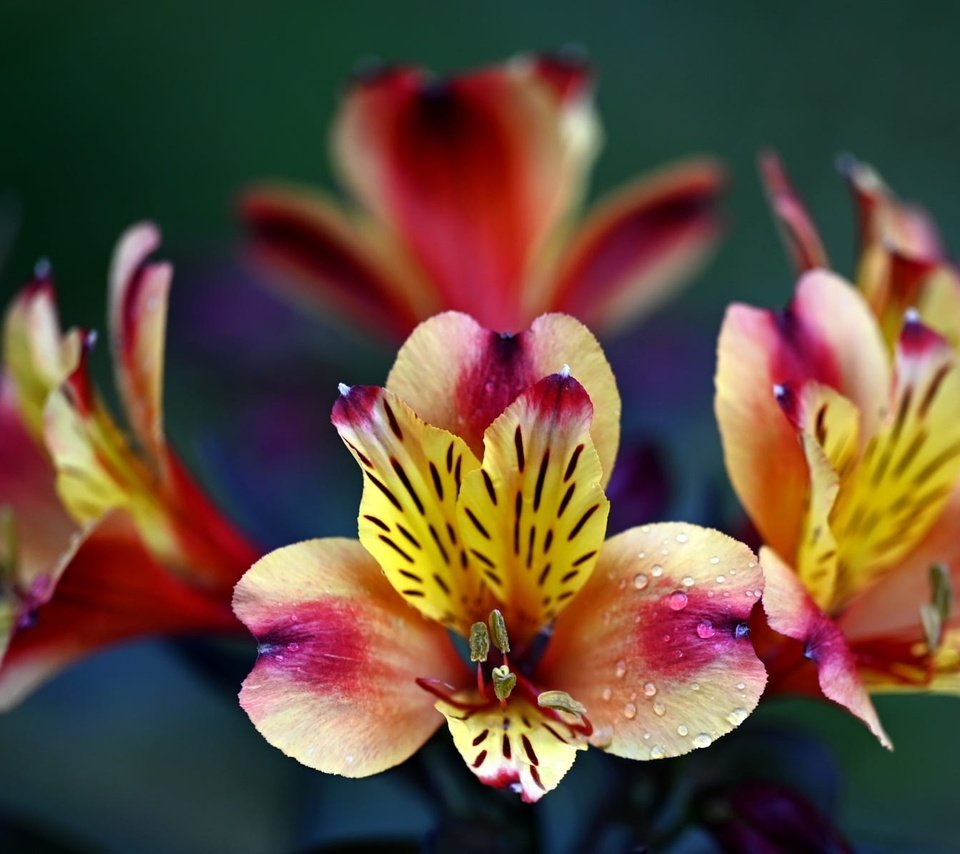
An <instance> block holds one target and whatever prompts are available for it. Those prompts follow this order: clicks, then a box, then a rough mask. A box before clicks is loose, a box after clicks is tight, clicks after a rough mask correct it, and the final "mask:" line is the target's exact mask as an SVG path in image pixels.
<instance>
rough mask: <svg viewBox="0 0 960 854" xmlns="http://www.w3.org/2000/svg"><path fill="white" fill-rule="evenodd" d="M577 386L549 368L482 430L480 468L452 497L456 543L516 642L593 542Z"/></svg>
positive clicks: (583, 562) (605, 508) (598, 499)
mask: <svg viewBox="0 0 960 854" xmlns="http://www.w3.org/2000/svg"><path fill="white" fill-rule="evenodd" d="M592 417H593V407H592V405H591V403H590V398H589V396H588V395H587V392H586V391H585V390H584V388H583V386H582V385H580V383H579V382H577V380H575V379H574V378H573V377H571V376H569V375H564V374H552V375H551V376H549V377H546V378H544V379H542V380H540V382H538V383H537V384H536V385H534V386H531V387H530V388H529V389H527V390H526V391H524V392H523V393H522V394H521V395H520V396H519V397H518V398H517V399H516V400H515V401H514V402H513V403H512V404H510V406H508V407H507V409H506V410H505V411H504V412H503V414H502V415H501V416H500V417H499V418H497V420H496V421H494V422H493V424H491V425H490V427H489V428H488V429H487V432H486V436H485V438H484V454H483V467H482V468H481V469H480V470H478V471H474V472H472V473H471V474H468V475H467V476H466V477H464V480H463V489H462V490H461V492H460V499H459V501H458V502H457V518H458V519H459V521H460V532H461V535H462V537H463V541H464V545H465V546H466V547H467V549H468V551H469V553H470V555H471V556H472V558H473V559H474V564H475V565H476V566H477V567H478V569H479V570H480V572H481V573H482V574H483V577H484V579H485V580H486V581H487V583H488V584H489V586H490V587H491V589H492V590H493V592H494V594H495V595H496V597H497V599H498V600H499V601H500V602H502V603H503V604H504V613H505V616H506V618H507V621H508V624H509V629H510V634H511V636H512V637H513V638H514V641H513V642H514V644H516V645H521V646H522V645H523V644H524V643H526V642H527V641H529V640H531V639H532V638H533V637H535V636H536V634H537V633H538V632H539V631H540V629H541V628H542V627H543V626H545V625H546V624H547V623H548V622H550V621H551V620H552V619H553V618H554V617H555V616H556V615H557V614H558V613H560V612H561V611H562V610H563V609H564V608H565V607H566V606H567V604H568V603H569V602H570V600H571V599H572V597H573V596H574V595H575V594H576V593H577V591H578V590H579V589H580V588H581V587H582V586H583V585H584V583H585V582H586V581H587V579H588V578H589V577H590V574H591V573H592V572H593V567H594V565H595V564H596V561H597V557H596V556H597V552H598V551H599V549H600V546H601V544H602V543H603V535H604V531H605V530H606V525H607V514H608V513H609V509H610V503H609V502H608V501H607V499H606V496H604V494H603V489H602V487H601V486H600V477H601V469H600V461H599V459H598V458H597V452H596V450H595V449H594V446H593V442H592V440H591V438H590V422H591V420H592Z"/></svg>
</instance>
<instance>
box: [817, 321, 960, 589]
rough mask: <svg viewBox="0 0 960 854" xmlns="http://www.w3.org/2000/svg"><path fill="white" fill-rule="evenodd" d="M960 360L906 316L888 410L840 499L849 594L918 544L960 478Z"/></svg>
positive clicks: (838, 518)
mask: <svg viewBox="0 0 960 854" xmlns="http://www.w3.org/2000/svg"><path fill="white" fill-rule="evenodd" d="M958 412H960V362H958V357H957V354H956V351H954V349H953V348H952V347H951V346H950V345H949V343H948V342H947V341H946V340H945V339H943V338H942V337H941V336H939V335H938V334H937V333H935V332H934V331H933V330H931V329H929V328H928V327H926V326H924V325H923V324H922V323H921V322H920V321H919V319H918V318H916V317H915V316H913V315H911V316H910V317H908V318H907V321H906V322H905V324H904V326H903V332H902V333H901V336H900V341H899V345H898V348H897V355H896V376H895V380H894V389H893V394H892V396H891V399H890V405H889V414H888V415H887V417H886V418H885V420H884V423H883V425H882V426H881V428H880V429H879V430H878V431H877V432H876V433H875V434H874V436H873V437H872V438H871V441H870V442H869V444H868V445H867V447H866V449H865V450H864V453H863V458H862V460H861V462H860V465H859V466H858V467H857V470H856V472H855V475H854V477H853V478H852V479H851V481H850V483H849V485H848V486H847V487H846V488H844V489H843V490H842V491H841V493H840V496H839V497H838V499H837V506H836V509H835V510H834V513H833V517H832V520H831V526H832V528H833V530H834V533H835V535H836V538H837V542H838V547H839V550H840V551H839V559H840V563H841V565H842V566H843V574H842V578H841V590H840V598H841V599H844V600H845V599H849V598H850V597H852V596H854V595H856V594H857V592H858V591H860V590H862V589H864V588H865V587H867V586H869V585H870V584H871V583H873V582H874V581H875V580H876V579H877V578H878V577H880V576H881V575H883V574H884V573H886V572H889V571H891V570H892V569H893V568H895V567H896V566H897V565H898V563H899V562H900V561H901V560H902V559H903V558H905V557H906V556H907V555H908V554H909V553H910V552H911V551H912V550H913V549H915V548H916V547H917V546H918V544H919V543H920V541H921V539H922V538H923V537H924V536H925V535H926V534H927V533H928V531H930V529H931V528H932V526H933V525H934V524H935V523H936V521H937V519H938V518H939V517H940V514H941V513H942V512H943V511H944V508H945V507H946V506H947V502H948V501H949V499H950V497H951V495H952V494H953V492H954V490H955V489H956V488H957V483H958V479H960V420H958V419H957V413H958Z"/></svg>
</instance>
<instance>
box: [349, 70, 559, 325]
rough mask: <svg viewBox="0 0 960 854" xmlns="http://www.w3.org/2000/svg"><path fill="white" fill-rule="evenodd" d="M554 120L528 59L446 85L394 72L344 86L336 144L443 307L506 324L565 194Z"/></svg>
mask: <svg viewBox="0 0 960 854" xmlns="http://www.w3.org/2000/svg"><path fill="white" fill-rule="evenodd" d="M563 117H564V112H563V99H558V98H557V97H556V93H555V90H554V88H553V87H552V86H550V85H548V84H547V83H545V82H544V81H543V79H542V78H541V76H540V75H539V74H537V73H534V72H533V69H532V68H531V67H530V66H529V64H517V65H515V66H514V65H505V66H502V67H494V68H490V69H483V70H480V71H477V72H474V73H471V74H467V75H463V76H459V77H453V78H448V79H444V80H438V79H435V78H432V77H429V76H428V75H427V74H425V73H424V72H422V71H419V70H415V69H409V68H396V69H392V70H385V71H382V72H381V73H378V74H375V75H370V76H367V77H366V78H364V79H362V80H359V81H358V83H357V84H356V85H355V87H354V88H353V89H352V90H351V92H350V93H349V95H348V97H347V98H346V100H345V101H344V105H343V108H342V110H341V113H340V115H339V117H338V119H337V122H336V126H335V130H334V148H335V154H336V156H337V159H338V160H339V161H340V164H341V166H342V168H343V171H344V174H345V177H346V180H347V181H348V183H349V185H350V187H351V189H352V190H353V191H354V193H355V194H356V195H357V197H358V198H359V199H360V200H361V201H362V202H363V203H364V205H366V207H367V208H368V209H369V210H370V211H372V212H373V213H374V214H375V215H376V216H377V218H378V219H379V220H380V221H381V223H383V224H386V225H388V226H390V227H392V228H393V229H394V230H395V231H396V232H397V233H398V234H399V235H400V236H401V238H402V239H403V240H404V241H405V243H406V244H407V246H408V247H409V248H410V250H411V252H412V253H413V255H414V256H415V257H416V259H417V261H418V262H419V264H420V265H421V266H422V267H423V269H424V270H425V272H426V273H427V275H428V276H429V277H430V279H431V280H432V281H433V282H434V283H435V285H436V288H437V290H438V292H439V293H440V295H441V299H442V302H443V305H444V306H446V307H448V308H453V309H457V310H461V311H467V312H470V313H471V314H473V315H474V316H475V317H477V319H478V320H479V321H480V322H481V323H483V324H485V325H488V326H492V327H496V328H500V329H505V330H509V331H515V330H517V329H519V328H521V327H522V326H523V324H524V322H525V318H524V317H523V316H522V315H521V306H520V299H519V298H518V294H519V293H520V287H521V285H522V283H523V281H524V278H525V276H526V274H527V272H528V267H529V265H530V261H531V259H532V258H533V257H534V256H535V254H536V252H537V250H538V249H539V247H540V246H541V245H542V243H543V241H544V238H545V237H546V236H547V234H548V233H549V231H550V230H551V228H552V227H553V225H554V224H555V223H556V222H557V221H558V219H559V218H560V216H562V214H563V213H564V212H565V211H566V209H567V207H568V205H569V204H570V201H571V195H572V192H573V189H574V188H573V187H572V186H571V185H572V182H571V180H569V175H568V173H569V160H568V154H569V149H568V146H567V145H566V143H565V138H564V128H565V126H564V122H563Z"/></svg>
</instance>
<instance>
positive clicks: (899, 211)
mask: <svg viewBox="0 0 960 854" xmlns="http://www.w3.org/2000/svg"><path fill="white" fill-rule="evenodd" d="M760 166H761V175H762V176H763V179H764V182H765V183H766V187H767V194H768V196H769V199H770V206H771V208H772V209H773V213H774V216H775V217H776V218H777V222H778V223H779V225H780V228H781V232H782V234H783V237H784V241H785V242H786V244H787V249H788V252H789V254H790V257H791V259H792V261H793V263H794V266H795V268H796V269H797V272H798V273H803V272H806V271H807V270H811V269H814V268H817V267H822V268H828V267H829V266H830V263H829V261H828V259H827V252H826V250H825V249H824V245H823V241H822V240H821V238H820V235H819V233H818V232H817V229H816V226H815V225H814V223H813V220H812V219H811V217H810V215H809V213H808V212H807V209H806V206H805V205H804V203H803V200H802V199H801V198H800V196H799V195H798V194H797V192H796V190H795V189H794V188H793V186H792V184H791V183H790V180H789V178H788V177H787V174H786V171H785V170H784V168H783V165H782V164H781V162H780V160H779V159H778V158H777V156H776V155H775V154H773V153H767V154H765V155H763V157H762V158H761V161H760ZM840 166H841V169H842V171H843V174H844V176H845V177H846V179H847V182H848V184H849V185H850V190H851V193H852V195H853V201H854V207H855V209H856V214H857V219H858V226H859V227H858V231H859V236H858V253H859V257H858V261H857V269H856V275H855V277H854V281H855V282H856V285H857V288H858V289H859V290H860V292H861V293H862V294H863V295H864V297H865V298H866V300H867V303H868V305H869V306H870V308H871V310H872V311H873V313H874V314H875V315H876V317H877V320H878V322H879V323H880V327H881V330H882V331H883V336H884V339H885V341H886V343H887V346H888V348H889V349H890V350H891V351H892V350H893V348H894V346H895V344H896V341H897V337H898V336H899V334H900V327H901V326H902V324H903V315H904V312H906V311H907V310H908V309H914V310H915V311H917V312H918V313H919V315H920V318H921V319H922V320H923V322H924V323H925V324H927V325H928V326H930V327H931V328H932V329H934V330H936V331H937V332H939V333H940V334H941V335H943V336H944V337H945V338H947V339H948V340H949V341H950V342H951V343H952V344H953V345H954V346H955V347H960V275H958V272H957V270H956V268H955V267H954V266H953V265H952V264H951V262H950V261H949V260H948V259H947V258H946V255H945V254H944V251H943V244H942V241H941V239H940V234H939V232H938V231H937V227H936V225H935V224H934V222H933V220H932V219H931V218H930V216H929V215H928V214H927V212H926V211H924V210H923V209H922V208H920V207H918V206H916V205H913V204H907V203H904V202H902V201H900V200H899V199H898V198H897V197H896V196H895V195H894V194H893V193H892V192H891V191H890V189H889V188H888V187H887V186H886V184H884V182H883V180H882V179H881V178H880V176H879V175H878V174H877V173H876V171H875V170H874V169H873V168H871V167H870V166H868V165H866V164H864V163H860V162H858V161H856V160H854V159H853V158H851V157H845V158H843V159H842V160H841V162H840Z"/></svg>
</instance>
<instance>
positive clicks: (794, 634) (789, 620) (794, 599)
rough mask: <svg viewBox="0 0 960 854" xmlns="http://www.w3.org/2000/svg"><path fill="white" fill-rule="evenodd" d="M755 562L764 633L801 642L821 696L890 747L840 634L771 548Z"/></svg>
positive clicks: (761, 553)
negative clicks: (769, 631) (758, 566)
mask: <svg viewBox="0 0 960 854" xmlns="http://www.w3.org/2000/svg"><path fill="white" fill-rule="evenodd" d="M760 562H761V564H762V565H763V575H764V579H765V581H766V586H765V587H764V592H763V609H764V611H765V612H766V615H767V622H768V623H769V624H770V628H772V629H773V630H774V631H775V632H778V633H780V634H781V635H785V636H786V637H789V638H793V639H794V640H797V641H800V642H801V643H803V644H804V655H805V656H806V658H808V659H809V660H811V661H813V662H814V664H815V665H816V667H817V673H818V678H819V683H820V690H821V691H822V692H823V695H824V696H825V697H826V698H827V699H828V700H833V701H834V702H835V703H839V704H840V705H841V706H843V707H844V708H845V709H846V710H847V711H849V712H850V713H851V714H853V715H854V716H856V717H858V718H860V720H862V721H863V722H864V723H865V724H866V725H867V727H868V728H869V729H870V732H872V733H873V734H874V735H875V736H876V737H877V738H878V739H879V741H880V743H881V744H882V745H883V746H884V747H887V748H892V745H891V743H890V739H889V738H888V737H887V734H886V733H885V732H884V730H883V727H882V726H881V724H880V719H879V718H878V717H877V712H876V709H874V707H873V703H872V702H871V701H870V697H869V695H868V694H867V692H866V689H865V688H864V686H863V681H862V679H861V677H860V674H859V673H858V672H857V662H856V659H855V658H854V656H853V653H852V652H851V651H850V648H849V646H848V645H847V641H846V639H845V638H844V636H843V633H842V632H841V631H840V629H839V628H838V626H837V625H836V624H835V623H834V622H833V621H832V620H831V619H830V618H829V617H828V616H827V615H826V614H824V613H823V611H821V610H820V609H819V608H818V607H817V606H816V604H815V603H814V602H813V600H812V599H811V598H810V596H809V595H808V593H807V591H806V589H805V588H804V586H803V585H802V584H801V583H800V580H799V579H798V578H797V576H796V575H795V574H794V572H793V570H791V569H790V567H789V566H787V564H785V563H784V562H783V561H782V560H781V559H780V557H779V556H778V555H777V554H776V553H775V552H774V551H773V550H772V549H768V548H763V549H762V550H761V551H760Z"/></svg>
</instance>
